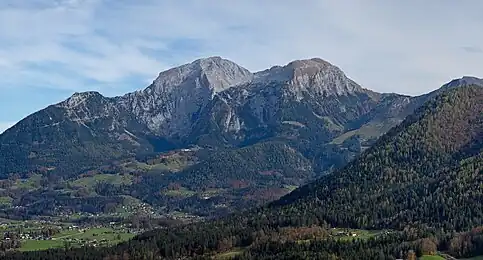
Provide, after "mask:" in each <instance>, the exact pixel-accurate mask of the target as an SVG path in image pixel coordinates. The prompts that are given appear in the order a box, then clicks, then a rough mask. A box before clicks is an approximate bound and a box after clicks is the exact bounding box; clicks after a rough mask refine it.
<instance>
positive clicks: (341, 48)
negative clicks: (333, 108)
mask: <svg viewBox="0 0 483 260" xmlns="http://www.w3.org/2000/svg"><path fill="white" fill-rule="evenodd" d="M479 10H483V2H482V1H479V0H468V1H464V2H454V1H436V0H428V1H417V0H408V1H383V0H376V1H363V0H351V1H336V0H326V1H317V0H307V1H303V3H301V2H300V1H288V0H287V1H286V0H267V1H258V0H244V1H217V0H204V1H195V0H186V1H177V0H165V1H157V0H136V1H128V0H55V1H52V0H29V1H17V0H3V1H1V3H0V89H7V90H6V91H16V89H17V88H20V87H22V88H25V87H29V88H37V89H46V88H49V89H63V90H70V91H82V90H90V89H95V90H100V91H102V92H103V93H109V94H120V93H122V92H124V91H127V90H133V89H138V88H142V87H144V86H146V85H147V84H148V83H149V82H150V81H151V80H153V79H154V77H155V76H156V75H157V74H158V73H159V72H160V71H161V70H164V69H166V68H168V67H171V66H174V65H179V64H182V63H185V62H189V61H191V60H193V59H196V58H199V57H203V56H211V55H221V56H224V57H226V58H229V59H232V60H234V61H235V62H238V63H239V64H241V65H243V66H245V67H247V68H249V69H251V70H260V69H264V68H267V67H269V66H271V65H275V64H284V63H287V62H288V61H290V60H293V59H301V58H308V57H314V56H318V57H321V58H323V59H327V60H328V61H330V62H332V63H334V64H336V65H338V66H340V67H341V68H342V69H343V70H344V71H345V72H346V73H347V74H348V75H349V76H350V77H352V78H353V79H354V80H356V81H357V82H359V83H360V84H362V85H363V86H364V87H367V88H371V89H375V90H378V91H386V92H402V93H409V94H419V93H422V92H427V91H429V90H431V89H434V88H436V87H438V86H439V85H441V84H443V83H445V82H446V81H448V80H450V79H451V78H454V77H460V76H462V75H479V74H481V73H482V72H481V68H482V67H483V60H482V59H481V56H480V55H474V54H475V53H476V52H477V51H478V49H477V48H476V47H464V48H462V47H461V46H478V44H481V43H482V42H483V34H481V33H477V32H479V31H480V30H481V27H482V26H483V17H482V16H481V14H480V12H479ZM455 13H456V14H457V13H464V15H457V16H455ZM482 76H483V75H482ZM1 101H2V100H1V98H0V103H1ZM0 109H1V105H0ZM0 120H2V118H0Z"/></svg>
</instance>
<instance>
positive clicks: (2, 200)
mask: <svg viewBox="0 0 483 260" xmlns="http://www.w3.org/2000/svg"><path fill="white" fill-rule="evenodd" d="M12 200H13V199H12V198H10V197H0V205H12Z"/></svg>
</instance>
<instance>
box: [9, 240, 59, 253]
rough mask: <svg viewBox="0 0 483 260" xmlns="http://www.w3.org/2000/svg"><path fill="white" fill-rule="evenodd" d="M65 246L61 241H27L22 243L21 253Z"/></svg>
mask: <svg viewBox="0 0 483 260" xmlns="http://www.w3.org/2000/svg"><path fill="white" fill-rule="evenodd" d="M63 246H64V242H63V241H61V240H25V241H22V247H20V249H19V251H39V250H47V249H50V248H61V247H63Z"/></svg>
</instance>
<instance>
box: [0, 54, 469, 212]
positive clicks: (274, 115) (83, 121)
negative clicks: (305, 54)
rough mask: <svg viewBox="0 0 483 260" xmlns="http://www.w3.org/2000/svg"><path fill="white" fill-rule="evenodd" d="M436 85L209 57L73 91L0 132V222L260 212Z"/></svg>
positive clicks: (344, 158) (334, 165)
mask: <svg viewBox="0 0 483 260" xmlns="http://www.w3.org/2000/svg"><path fill="white" fill-rule="evenodd" d="M469 81H471V82H473V81H477V79H471V80H470V78H468V77H465V78H463V79H460V80H458V81H455V82H454V83H452V84H451V85H452V86H457V85H462V86H463V85H465V84H467V82H469ZM444 88H445V87H443V88H442V89H440V90H436V91H435V92H432V93H429V94H427V95H423V96H419V97H408V96H403V95H398V94H381V93H376V92H373V91H370V90H367V89H364V88H362V87H361V86H359V85H358V84H357V83H355V82H354V81H352V80H351V79H349V78H348V77H347V76H346V75H345V74H344V72H343V71H342V70H341V69H340V68H338V67H336V66H334V65H332V64H330V63H329V62H327V61H324V60H322V59H319V58H314V59H307V60H297V61H293V62H290V63H289V64H287V65H285V66H274V67H272V68H270V69H267V70H264V71H260V72H256V73H252V72H250V71H248V70H247V69H245V68H243V67H241V66H239V65H237V64H235V63H233V62H231V61H228V60H226V59H223V58H220V57H210V58H204V59H199V60H196V61H194V62H192V63H189V64H185V65H182V66H179V67H176V68H172V69H169V70H167V71H164V72H161V73H160V74H159V76H158V77H157V78H156V79H155V80H154V81H153V83H152V84H151V85H150V86H148V87H147V88H145V89H144V90H140V91H135V92H133V93H128V94H126V95H123V96H118V97H112V98H111V97H104V96H102V95H101V94H100V93H98V92H83V93H75V94H73V95H72V96H71V97H69V98H68V99H67V100H65V101H62V102H60V103H58V104H54V105H51V106H49V107H47V108H45V109H43V110H41V111H38V112H36V113H34V114H32V115H30V116H28V117H26V118H25V119H23V120H22V121H20V122H19V123H18V124H16V125H15V126H13V127H12V128H10V129H8V130H7V131H5V132H4V133H3V134H1V135H0V184H1V185H2V187H4V190H0V196H2V197H4V198H6V201H11V203H8V204H7V205H6V206H4V207H2V208H6V209H5V210H3V211H0V215H2V216H22V218H29V217H31V216H32V215H34V216H35V215H48V216H57V215H59V214H68V213H69V214H70V213H71V212H85V211H86V209H89V210H88V212H89V213H106V214H107V213H108V212H109V211H110V210H109V209H112V204H113V203H114V204H115V205H116V207H122V205H123V203H124V201H125V199H124V197H125V196H133V197H134V198H136V199H139V200H140V201H142V202H147V203H149V204H150V205H151V206H153V207H154V208H155V209H156V210H157V211H160V213H162V214H165V213H167V212H173V211H182V212H184V213H188V214H196V215H203V216H205V215H208V216H212V215H217V214H219V213H227V212H231V211H233V210H236V209H240V208H246V207H250V206H254V205H260V204H262V203H265V202H267V201H270V200H274V199H277V198H279V197H281V196H283V195H285V194H287V193H288V192H290V191H291V190H293V189H294V188H296V187H298V186H300V185H302V184H304V183H307V182H309V181H311V180H314V179H316V178H317V177H319V176H321V175H324V174H327V173H330V172H332V171H334V170H335V169H338V168H341V167H343V166H344V165H346V164H347V163H348V162H349V161H350V160H352V159H353V158H354V157H355V156H357V155H358V154H360V153H361V152H363V151H364V150H365V149H367V148H368V147H370V146H371V145H373V144H374V142H375V140H377V138H378V137H379V136H381V135H382V134H384V133H385V132H387V131H388V130H389V129H391V128H392V127H394V126H396V125H397V124H399V123H400V122H401V121H402V120H403V119H404V118H405V117H406V116H407V115H409V114H411V113H412V112H413V111H414V110H415V109H416V108H418V107H419V106H421V105H422V104H423V103H424V102H426V101H427V100H429V99H432V98H434V97H436V96H438V95H439V93H441V92H443V91H444ZM126 179H128V181H122V182H121V184H120V183H119V182H114V183H110V182H111V181H112V180H126ZM94 180H101V181H94ZM109 180H111V181H109ZM83 182H87V183H90V185H87V186H86V187H85V186H82V185H77V184H78V183H83ZM25 183H28V184H29V185H25ZM123 196H124V197H123ZM83 205H84V206H83Z"/></svg>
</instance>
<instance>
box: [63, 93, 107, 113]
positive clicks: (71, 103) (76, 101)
mask: <svg viewBox="0 0 483 260" xmlns="http://www.w3.org/2000/svg"><path fill="white" fill-rule="evenodd" d="M96 97H98V98H103V97H104V96H102V94H101V93H99V92H97V91H86V92H75V93H74V94H72V96H70V97H69V98H68V99H66V100H65V101H63V102H61V103H60V104H59V105H60V106H61V107H65V108H68V109H72V108H75V107H77V106H79V105H80V104H83V103H85V102H86V101H88V100H90V99H92V98H96Z"/></svg>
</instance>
